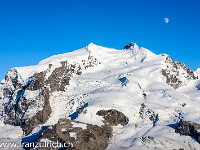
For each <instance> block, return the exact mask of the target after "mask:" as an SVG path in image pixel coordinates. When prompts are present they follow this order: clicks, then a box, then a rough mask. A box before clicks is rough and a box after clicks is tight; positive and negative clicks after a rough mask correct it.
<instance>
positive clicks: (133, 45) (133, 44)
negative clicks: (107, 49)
mask: <svg viewBox="0 0 200 150" xmlns="http://www.w3.org/2000/svg"><path fill="white" fill-rule="evenodd" d="M126 49H130V50H134V51H138V50H139V47H138V46H137V44H135V43H132V42H131V43H128V44H127V45H125V46H124V47H123V50H126Z"/></svg>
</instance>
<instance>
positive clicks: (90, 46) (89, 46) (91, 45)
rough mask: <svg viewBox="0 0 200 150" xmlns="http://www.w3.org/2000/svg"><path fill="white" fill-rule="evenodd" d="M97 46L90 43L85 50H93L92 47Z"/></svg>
mask: <svg viewBox="0 0 200 150" xmlns="http://www.w3.org/2000/svg"><path fill="white" fill-rule="evenodd" d="M97 46H98V45H96V44H94V43H92V42H91V43H90V44H89V45H88V46H86V48H87V50H90V49H92V48H94V47H97Z"/></svg>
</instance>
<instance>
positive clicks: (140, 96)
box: [1, 43, 200, 150]
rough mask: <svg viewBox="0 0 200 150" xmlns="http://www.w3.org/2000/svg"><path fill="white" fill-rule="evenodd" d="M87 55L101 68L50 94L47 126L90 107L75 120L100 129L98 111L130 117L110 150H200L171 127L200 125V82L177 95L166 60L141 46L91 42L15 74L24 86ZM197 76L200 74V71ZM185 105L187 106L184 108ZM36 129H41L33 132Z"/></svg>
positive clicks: (117, 130) (117, 129)
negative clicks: (185, 122) (164, 72)
mask: <svg viewBox="0 0 200 150" xmlns="http://www.w3.org/2000/svg"><path fill="white" fill-rule="evenodd" d="M88 55H91V56H94V57H95V58H97V60H98V61H99V62H100V64H99V65H97V66H94V67H91V68H88V69H86V70H84V71H83V74H82V75H75V76H74V77H73V78H72V79H71V80H70V85H68V86H66V90H65V92H54V93H52V95H51V97H50V105H51V108H52V113H51V116H50V118H49V120H48V121H47V122H46V123H45V124H44V125H54V124H56V123H57V122H58V120H59V119H60V118H67V117H68V116H69V115H70V114H72V113H74V112H75V111H76V110H77V108H82V107H83V106H84V105H85V104H88V106H87V107H86V108H85V109H84V110H85V113H82V114H80V115H79V116H78V118H76V120H77V121H80V122H84V123H90V124H94V125H99V126H101V125H103V122H102V121H103V118H102V117H100V116H97V115H96V112H97V111H98V110H103V109H105V110H108V109H116V110H118V111H121V112H123V113H124V115H126V116H127V117H128V118H129V123H128V125H126V126H121V125H119V126H116V127H113V138H112V139H110V142H109V143H110V144H109V146H108V148H107V149H109V150H116V149H131V150H133V149H179V148H184V149H193V148H196V149H200V145H199V144H198V143H197V142H196V141H195V140H194V139H192V138H191V137H189V136H180V135H179V134H177V133H175V130H174V129H173V128H171V127H169V126H168V125H170V124H175V123H177V122H179V121H180V119H184V120H188V121H192V122H196V123H200V116H199V114H200V109H199V107H200V90H197V88H198V87H197V86H198V85H199V83H200V82H199V79H198V80H196V81H191V82H189V83H188V84H187V85H185V86H183V87H181V88H180V89H178V90H175V89H173V88H172V87H171V86H169V85H167V84H166V82H165V81H166V78H165V77H164V76H163V75H162V74H161V70H162V69H163V68H166V64H165V60H166V57H167V55H156V54H154V53H152V52H151V51H149V50H147V49H145V48H139V47H138V46H134V48H132V49H128V50H116V49H110V48H105V47H102V46H97V45H95V44H92V43H91V44H89V45H88V46H87V47H86V48H82V49H79V50H76V51H74V52H70V53H65V54H60V55H56V56H52V57H50V58H47V59H45V60H43V61H41V62H40V63H39V64H38V65H36V66H28V67H19V68H15V69H16V70H17V72H18V73H19V74H20V76H21V78H22V79H23V81H24V82H26V80H27V79H28V78H29V77H31V76H32V75H34V74H35V73H38V72H41V71H44V70H47V69H48V65H49V64H53V67H54V68H57V67H59V66H61V64H60V62H61V61H66V60H67V61H68V62H70V63H74V62H76V63H81V62H82V60H84V59H87V57H88ZM195 73H196V74H198V75H200V69H197V70H196V71H195ZM122 77H126V78H127V79H128V82H127V83H126V85H122V83H121V82H120V80H119V79H120V78H122ZM144 93H145V94H146V96H145V97H144ZM32 94H34V93H32ZM29 96H30V97H31V96H32V95H29ZM143 103H144V104H145V106H146V107H145V108H144V113H143V118H141V117H140V114H139V112H140V109H141V104H143ZM183 104H186V105H185V106H184V107H183V106H182V105H183ZM149 112H151V113H154V114H157V115H158V121H157V122H156V123H155V126H153V123H152V121H151V120H150V119H149V118H148V115H149ZM73 127H82V128H83V129H86V124H78V123H75V124H74V123H73ZM37 129H39V127H38V128H36V129H35V130H34V131H33V132H32V133H34V132H37V131H38V130H37ZM1 133H2V131H1ZM71 134H72V133H71ZM71 134H70V136H72V137H75V135H74V134H73V135H71ZM18 135H20V134H18Z"/></svg>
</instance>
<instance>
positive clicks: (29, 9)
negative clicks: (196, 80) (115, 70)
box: [0, 0, 200, 80]
mask: <svg viewBox="0 0 200 150" xmlns="http://www.w3.org/2000/svg"><path fill="white" fill-rule="evenodd" d="M199 7H200V1H199V0H0V80H2V79H3V77H4V76H5V75H6V73H7V70H8V69H10V68H12V67H19V66H27V65H36V64H37V63H38V62H39V61H40V60H42V59H45V58H47V57H49V56H51V55H56V54H60V53H66V52H69V51H73V50H76V49H79V48H82V47H85V46H87V45H88V44H89V43H90V42H93V43H95V44H97V45H102V46H105V47H111V48H116V49H121V48H122V47H123V46H124V45H126V44H127V43H128V42H135V43H136V44H138V45H139V46H140V47H145V48H148V49H150V50H151V51H153V52H154V53H156V54H160V53H167V54H169V55H171V57H172V58H173V59H175V60H179V61H181V62H183V63H185V64H186V65H187V66H188V67H189V68H190V69H193V70H194V69H196V68H200V11H199ZM164 18H169V22H168V23H166V22H165V21H164Z"/></svg>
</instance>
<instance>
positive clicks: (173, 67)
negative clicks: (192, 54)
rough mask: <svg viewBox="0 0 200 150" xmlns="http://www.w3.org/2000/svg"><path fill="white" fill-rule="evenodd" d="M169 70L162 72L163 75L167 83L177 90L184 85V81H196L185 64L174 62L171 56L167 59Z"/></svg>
mask: <svg viewBox="0 0 200 150" xmlns="http://www.w3.org/2000/svg"><path fill="white" fill-rule="evenodd" d="M166 63H167V68H166V69H163V70H162V75H164V76H165V77H166V83H167V84H169V85H171V86H172V87H173V88H174V89H177V88H179V87H181V86H182V85H184V82H185V81H184V80H196V79H198V77H196V76H195V75H194V72H193V71H191V70H190V69H189V68H188V67H187V66H186V65H185V64H183V63H181V62H178V61H174V60H173V59H172V58H171V57H170V56H168V57H167V58H166Z"/></svg>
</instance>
